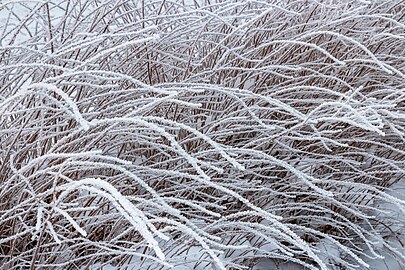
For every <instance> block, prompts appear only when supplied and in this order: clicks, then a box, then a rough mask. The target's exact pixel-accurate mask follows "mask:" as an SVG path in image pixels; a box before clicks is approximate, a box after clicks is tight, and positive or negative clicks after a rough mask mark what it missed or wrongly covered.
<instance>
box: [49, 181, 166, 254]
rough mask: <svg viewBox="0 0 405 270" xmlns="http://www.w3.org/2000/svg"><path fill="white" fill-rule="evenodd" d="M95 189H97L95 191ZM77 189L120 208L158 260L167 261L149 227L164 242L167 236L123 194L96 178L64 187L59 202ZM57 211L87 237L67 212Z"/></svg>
mask: <svg viewBox="0 0 405 270" xmlns="http://www.w3.org/2000/svg"><path fill="white" fill-rule="evenodd" d="M95 187H96V188H97V189H95ZM77 188H84V189H88V190H89V191H92V192H96V193H98V194H100V195H103V196H104V197H106V198H107V199H109V200H110V201H111V202H112V203H113V204H114V205H115V206H116V207H117V208H118V210H120V212H121V213H122V214H123V215H124V217H126V218H127V219H128V221H130V222H131V224H132V225H133V226H134V227H135V228H136V230H137V231H139V233H141V235H142V236H143V237H144V239H145V240H146V241H147V242H148V243H149V244H150V245H151V247H152V248H153V249H154V251H155V252H156V255H157V256H158V258H159V259H161V260H162V261H163V260H164V259H165V255H164V254H163V252H162V250H161V249H160V247H159V244H158V242H157V241H156V240H155V238H154V237H153V235H152V234H151V232H150V231H149V230H148V227H149V228H150V229H152V230H153V231H154V232H155V233H158V236H159V237H160V238H162V239H164V240H168V238H167V236H165V235H163V234H162V233H160V232H159V231H157V230H156V228H155V227H154V226H153V224H151V223H149V222H148V220H147V218H146V216H145V215H144V214H143V213H142V212H141V211H140V210H139V209H137V208H136V207H135V206H134V205H133V204H132V203H131V202H130V201H129V200H128V199H126V198H125V197H124V196H122V195H121V193H120V192H119V191H118V190H117V189H116V188H114V187H113V186H112V185H111V184H109V183H107V182H105V181H103V180H101V179H94V178H87V179H82V180H79V181H75V182H72V183H69V184H66V185H64V186H62V189H64V191H63V192H62V193H61V195H60V196H59V199H58V201H61V200H63V198H64V197H65V196H67V194H68V193H70V192H71V191H72V190H75V189H77ZM100 189H104V190H105V192H104V191H101V190H100ZM55 210H57V211H58V212H59V213H60V214H62V215H63V216H64V217H65V218H66V219H68V220H69V222H70V223H71V224H72V225H73V226H74V227H75V229H76V230H77V231H79V232H80V233H81V234H82V235H83V236H86V235H87V234H86V232H84V230H82V229H81V228H80V227H79V226H78V224H77V223H76V222H74V221H73V219H72V218H71V217H70V216H69V215H68V214H67V213H66V212H65V211H63V210H61V209H59V208H57V207H55Z"/></svg>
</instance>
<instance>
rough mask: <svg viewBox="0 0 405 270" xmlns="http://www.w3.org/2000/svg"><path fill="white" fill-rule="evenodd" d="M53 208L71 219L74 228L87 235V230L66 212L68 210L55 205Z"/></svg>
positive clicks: (67, 218)
mask: <svg viewBox="0 0 405 270" xmlns="http://www.w3.org/2000/svg"><path fill="white" fill-rule="evenodd" d="M53 210H55V211H56V212H57V213H59V214H61V215H62V216H63V217H64V218H66V220H67V221H69V223H70V224H72V226H73V228H74V229H75V230H76V231H77V232H78V233H80V234H81V235H82V236H83V237H86V236H87V232H86V231H85V230H83V229H82V228H81V227H80V225H79V224H77V222H76V221H74V220H73V218H72V217H71V216H70V215H69V214H68V213H66V211H64V210H62V209H60V208H59V207H56V206H54V207H53Z"/></svg>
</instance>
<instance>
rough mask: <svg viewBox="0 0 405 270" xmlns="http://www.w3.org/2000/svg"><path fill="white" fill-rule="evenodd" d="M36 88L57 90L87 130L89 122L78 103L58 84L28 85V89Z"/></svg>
mask: <svg viewBox="0 0 405 270" xmlns="http://www.w3.org/2000/svg"><path fill="white" fill-rule="evenodd" d="M35 88H44V89H46V90H48V91H52V92H55V93H56V94H58V95H59V96H61V97H62V98H63V100H64V101H65V102H66V103H67V104H68V105H69V107H70V108H71V109H72V111H73V115H74V117H75V119H76V121H77V122H79V124H80V125H81V126H82V128H83V129H84V130H85V131H87V130H88V129H89V123H88V122H87V121H86V120H85V119H84V118H83V116H82V114H81V113H80V111H79V108H78V107H77V105H76V103H75V102H73V100H72V99H71V98H70V97H69V96H68V95H67V94H66V93H65V92H63V91H62V90H60V89H59V88H57V87H56V86H54V85H52V84H48V83H33V84H31V85H30V86H28V87H27V89H35Z"/></svg>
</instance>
